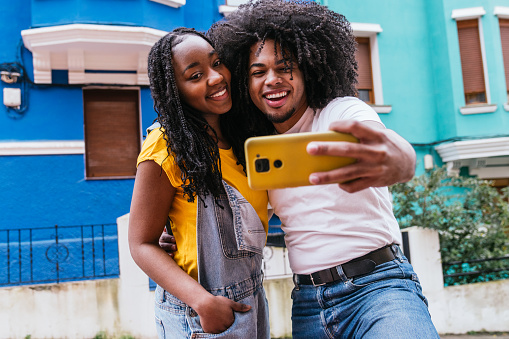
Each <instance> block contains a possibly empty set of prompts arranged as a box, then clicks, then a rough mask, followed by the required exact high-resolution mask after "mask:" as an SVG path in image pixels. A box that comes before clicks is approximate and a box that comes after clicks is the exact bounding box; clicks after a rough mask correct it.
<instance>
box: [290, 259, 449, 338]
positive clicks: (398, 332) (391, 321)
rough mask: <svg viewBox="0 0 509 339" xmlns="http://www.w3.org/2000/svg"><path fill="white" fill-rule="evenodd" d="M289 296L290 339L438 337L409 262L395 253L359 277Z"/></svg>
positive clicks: (306, 288) (302, 288)
mask: <svg viewBox="0 0 509 339" xmlns="http://www.w3.org/2000/svg"><path fill="white" fill-rule="evenodd" d="M339 271H341V269H338V273H339V274H340V276H341V278H342V280H340V281H336V282H333V283H329V284H326V285H323V286H317V287H315V286H313V285H299V286H296V287H295V288H294V290H293V292H292V299H293V308H292V334H293V338H294V339H299V338H313V339H319V338H324V339H325V338H327V339H330V338H374V339H380V338H391V339H396V338H402V339H408V338H426V339H429V338H440V337H439V336H438V333H437V331H436V329H435V327H434V325H433V323H432V321H431V317H430V314H429V311H428V303H427V300H426V298H425V297H424V295H423V294H422V289H421V285H420V283H419V280H418V278H417V275H416V274H415V272H414V271H413V268H412V266H411V265H410V263H408V260H407V259H406V258H405V257H404V256H403V255H402V254H401V253H400V254H399V255H398V257H397V258H396V259H394V260H392V261H389V262H386V263H384V264H381V265H378V266H377V267H376V269H375V270H374V271H373V272H371V273H369V274H367V275H363V276H359V277H354V278H353V279H348V278H347V277H346V276H345V274H344V273H343V272H342V271H341V272H339Z"/></svg>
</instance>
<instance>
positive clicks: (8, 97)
mask: <svg viewBox="0 0 509 339" xmlns="http://www.w3.org/2000/svg"><path fill="white" fill-rule="evenodd" d="M4 105H5V106H7V107H11V108H15V109H19V108H20V107H21V89H20V88H4Z"/></svg>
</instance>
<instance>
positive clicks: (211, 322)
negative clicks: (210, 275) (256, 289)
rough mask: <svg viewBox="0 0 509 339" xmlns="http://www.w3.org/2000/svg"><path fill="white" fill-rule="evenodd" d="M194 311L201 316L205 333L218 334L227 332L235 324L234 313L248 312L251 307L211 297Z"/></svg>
mask: <svg viewBox="0 0 509 339" xmlns="http://www.w3.org/2000/svg"><path fill="white" fill-rule="evenodd" d="M194 309H195V311H196V312H197V313H198V315H199V316H200V323H201V326H202V328H203V331H204V332H205V333H214V334H217V333H221V332H224V331H226V330H227V329H228V328H229V327H230V326H231V325H232V324H233V322H234V321H235V313H234V312H247V311H249V310H250V309H251V306H249V305H246V304H241V303H238V302H235V301H233V300H230V299H228V298H225V297H222V296H213V295H210V297H208V298H204V300H203V302H201V303H200V304H199V305H197V306H195V308H194Z"/></svg>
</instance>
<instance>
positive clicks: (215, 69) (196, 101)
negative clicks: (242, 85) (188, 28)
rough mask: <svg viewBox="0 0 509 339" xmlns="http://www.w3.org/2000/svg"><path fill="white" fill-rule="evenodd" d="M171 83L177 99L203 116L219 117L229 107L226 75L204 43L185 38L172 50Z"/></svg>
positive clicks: (194, 37)
mask: <svg viewBox="0 0 509 339" xmlns="http://www.w3.org/2000/svg"><path fill="white" fill-rule="evenodd" d="M172 56H173V68H174V70H175V81H176V83H177V88H178V90H179V93H180V97H181V99H182V100H183V101H184V102H186V103H187V104H188V105H190V106H191V107H193V108H195V109H197V110H198V111H200V112H202V113H203V115H204V117H205V118H206V117H207V115H219V114H223V113H226V112H228V111H229V110H230V109H231V107H232V99H231V95H230V80H231V74H230V71H229V70H228V69H227V68H226V66H225V65H223V63H222V62H221V60H220V59H219V57H218V55H217V53H216V51H215V50H214V48H213V47H212V46H211V45H210V44H209V43H208V42H207V41H206V40H204V39H202V38H201V37H199V36H195V35H188V36H185V37H184V38H183V40H182V41H181V42H180V43H178V44H177V45H175V46H174V47H173V48H172Z"/></svg>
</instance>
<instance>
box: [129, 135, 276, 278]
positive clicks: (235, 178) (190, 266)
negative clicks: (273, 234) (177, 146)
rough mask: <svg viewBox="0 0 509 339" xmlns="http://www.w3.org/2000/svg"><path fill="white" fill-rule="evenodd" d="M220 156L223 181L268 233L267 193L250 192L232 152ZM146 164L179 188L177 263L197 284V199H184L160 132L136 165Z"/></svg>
mask: <svg viewBox="0 0 509 339" xmlns="http://www.w3.org/2000/svg"><path fill="white" fill-rule="evenodd" d="M219 156H220V157H221V171H222V174H223V180H224V181H226V183H228V185H230V186H233V187H235V188H236V189H237V190H238V191H239V192H240V193H241V194H242V196H243V197H244V198H246V200H247V201H249V203H250V204H251V206H253V208H254V209H255V211H256V213H257V214H258V216H259V217H260V220H261V222H262V224H263V227H264V228H265V232H267V230H268V211H267V204H268V197H267V191H260V190H256V191H255V190H251V189H250V188H249V186H248V184H247V177H246V174H245V173H244V171H243V170H242V165H237V158H236V157H235V155H234V154H233V151H232V149H228V150H225V149H219ZM147 160H153V161H155V162H156V163H157V164H158V165H159V166H161V167H162V168H163V170H164V172H165V173H166V175H167V176H168V179H169V180H170V183H171V184H172V186H173V187H176V188H177V192H176V194H175V197H174V198H173V203H172V205H171V209H170V213H169V217H170V219H171V221H172V224H171V229H172V231H173V235H174V236H175V241H176V243H177V249H178V250H177V252H176V253H175V257H174V259H175V262H176V263H177V264H178V265H179V266H180V267H181V268H182V269H183V270H184V271H185V272H187V274H189V275H190V276H191V277H193V278H194V279H196V280H198V267H197V255H198V251H197V246H196V212H197V205H196V203H197V201H198V198H195V200H194V202H188V201H187V197H185V198H184V196H183V189H182V187H181V185H182V180H181V179H180V169H179V168H178V166H177V164H176V163H175V161H174V158H173V157H172V156H168V151H167V148H166V141H165V140H164V139H163V133H162V132H161V130H159V129H155V130H153V131H152V132H150V133H149V135H148V136H147V139H146V140H145V141H144V142H143V147H142V149H141V152H140V155H139V156H138V162H137V164H140V163H141V162H143V161H147Z"/></svg>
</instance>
